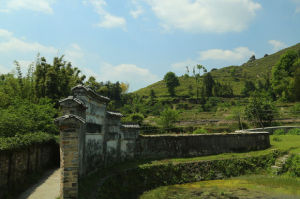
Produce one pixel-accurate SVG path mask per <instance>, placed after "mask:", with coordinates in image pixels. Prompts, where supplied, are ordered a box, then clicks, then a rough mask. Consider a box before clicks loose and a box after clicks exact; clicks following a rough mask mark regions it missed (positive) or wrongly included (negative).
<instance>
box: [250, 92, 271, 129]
mask: <svg viewBox="0 0 300 199" xmlns="http://www.w3.org/2000/svg"><path fill="white" fill-rule="evenodd" d="M245 115H246V117H247V118H248V120H249V121H251V122H252V123H254V125H255V126H259V127H265V126H271V124H272V121H273V120H274V117H275V115H276V108H275V105H274V104H273V103H272V101H271V99H269V98H268V96H266V95H263V94H262V93H253V95H252V96H251V97H250V99H249V103H248V105H247V106H246V109H245Z"/></svg>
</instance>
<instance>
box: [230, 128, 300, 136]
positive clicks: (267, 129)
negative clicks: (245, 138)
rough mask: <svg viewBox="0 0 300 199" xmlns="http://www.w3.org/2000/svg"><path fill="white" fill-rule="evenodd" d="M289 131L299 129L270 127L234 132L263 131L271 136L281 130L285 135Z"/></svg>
mask: <svg viewBox="0 0 300 199" xmlns="http://www.w3.org/2000/svg"><path fill="white" fill-rule="evenodd" d="M291 129H300V126H272V127H265V128H256V129H245V130H238V131H235V132H236V133H239V132H262V131H264V132H269V133H270V134H273V133H274V132H275V131H276V130H283V131H284V132H285V133H287V132H288V131H289V130H291Z"/></svg>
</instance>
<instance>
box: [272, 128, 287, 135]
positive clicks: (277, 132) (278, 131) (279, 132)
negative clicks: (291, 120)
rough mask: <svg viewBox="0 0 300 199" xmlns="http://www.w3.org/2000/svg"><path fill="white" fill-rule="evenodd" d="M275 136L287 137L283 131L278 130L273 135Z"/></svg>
mask: <svg viewBox="0 0 300 199" xmlns="http://www.w3.org/2000/svg"><path fill="white" fill-rule="evenodd" d="M273 134H274V135H285V132H284V130H283V129H277V130H275V131H274V133H273Z"/></svg>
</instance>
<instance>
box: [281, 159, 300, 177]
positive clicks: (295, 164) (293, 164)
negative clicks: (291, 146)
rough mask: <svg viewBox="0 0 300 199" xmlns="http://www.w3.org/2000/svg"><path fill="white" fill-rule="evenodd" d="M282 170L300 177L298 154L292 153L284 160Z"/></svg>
mask: <svg viewBox="0 0 300 199" xmlns="http://www.w3.org/2000/svg"><path fill="white" fill-rule="evenodd" d="M283 170H284V172H287V173H288V174H289V175H291V176H293V177H300V155H292V156H291V157H290V158H289V159H288V160H287V161H286V164H285V165H284V168H283Z"/></svg>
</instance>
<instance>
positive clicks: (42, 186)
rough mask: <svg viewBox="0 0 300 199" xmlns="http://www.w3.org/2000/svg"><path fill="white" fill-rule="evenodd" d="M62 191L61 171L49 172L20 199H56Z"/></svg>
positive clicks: (53, 170) (57, 169)
mask: <svg viewBox="0 0 300 199" xmlns="http://www.w3.org/2000/svg"><path fill="white" fill-rule="evenodd" d="M59 189H60V169H59V168H56V169H52V170H49V171H48V172H47V173H46V174H45V175H44V176H43V178H42V179H41V180H40V181H39V182H38V183H36V184H35V185H33V186H32V187H30V188H29V189H27V190H26V191H25V192H23V193H22V194H21V195H20V196H19V198H18V199H56V198H57V197H58V196H59Z"/></svg>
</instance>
